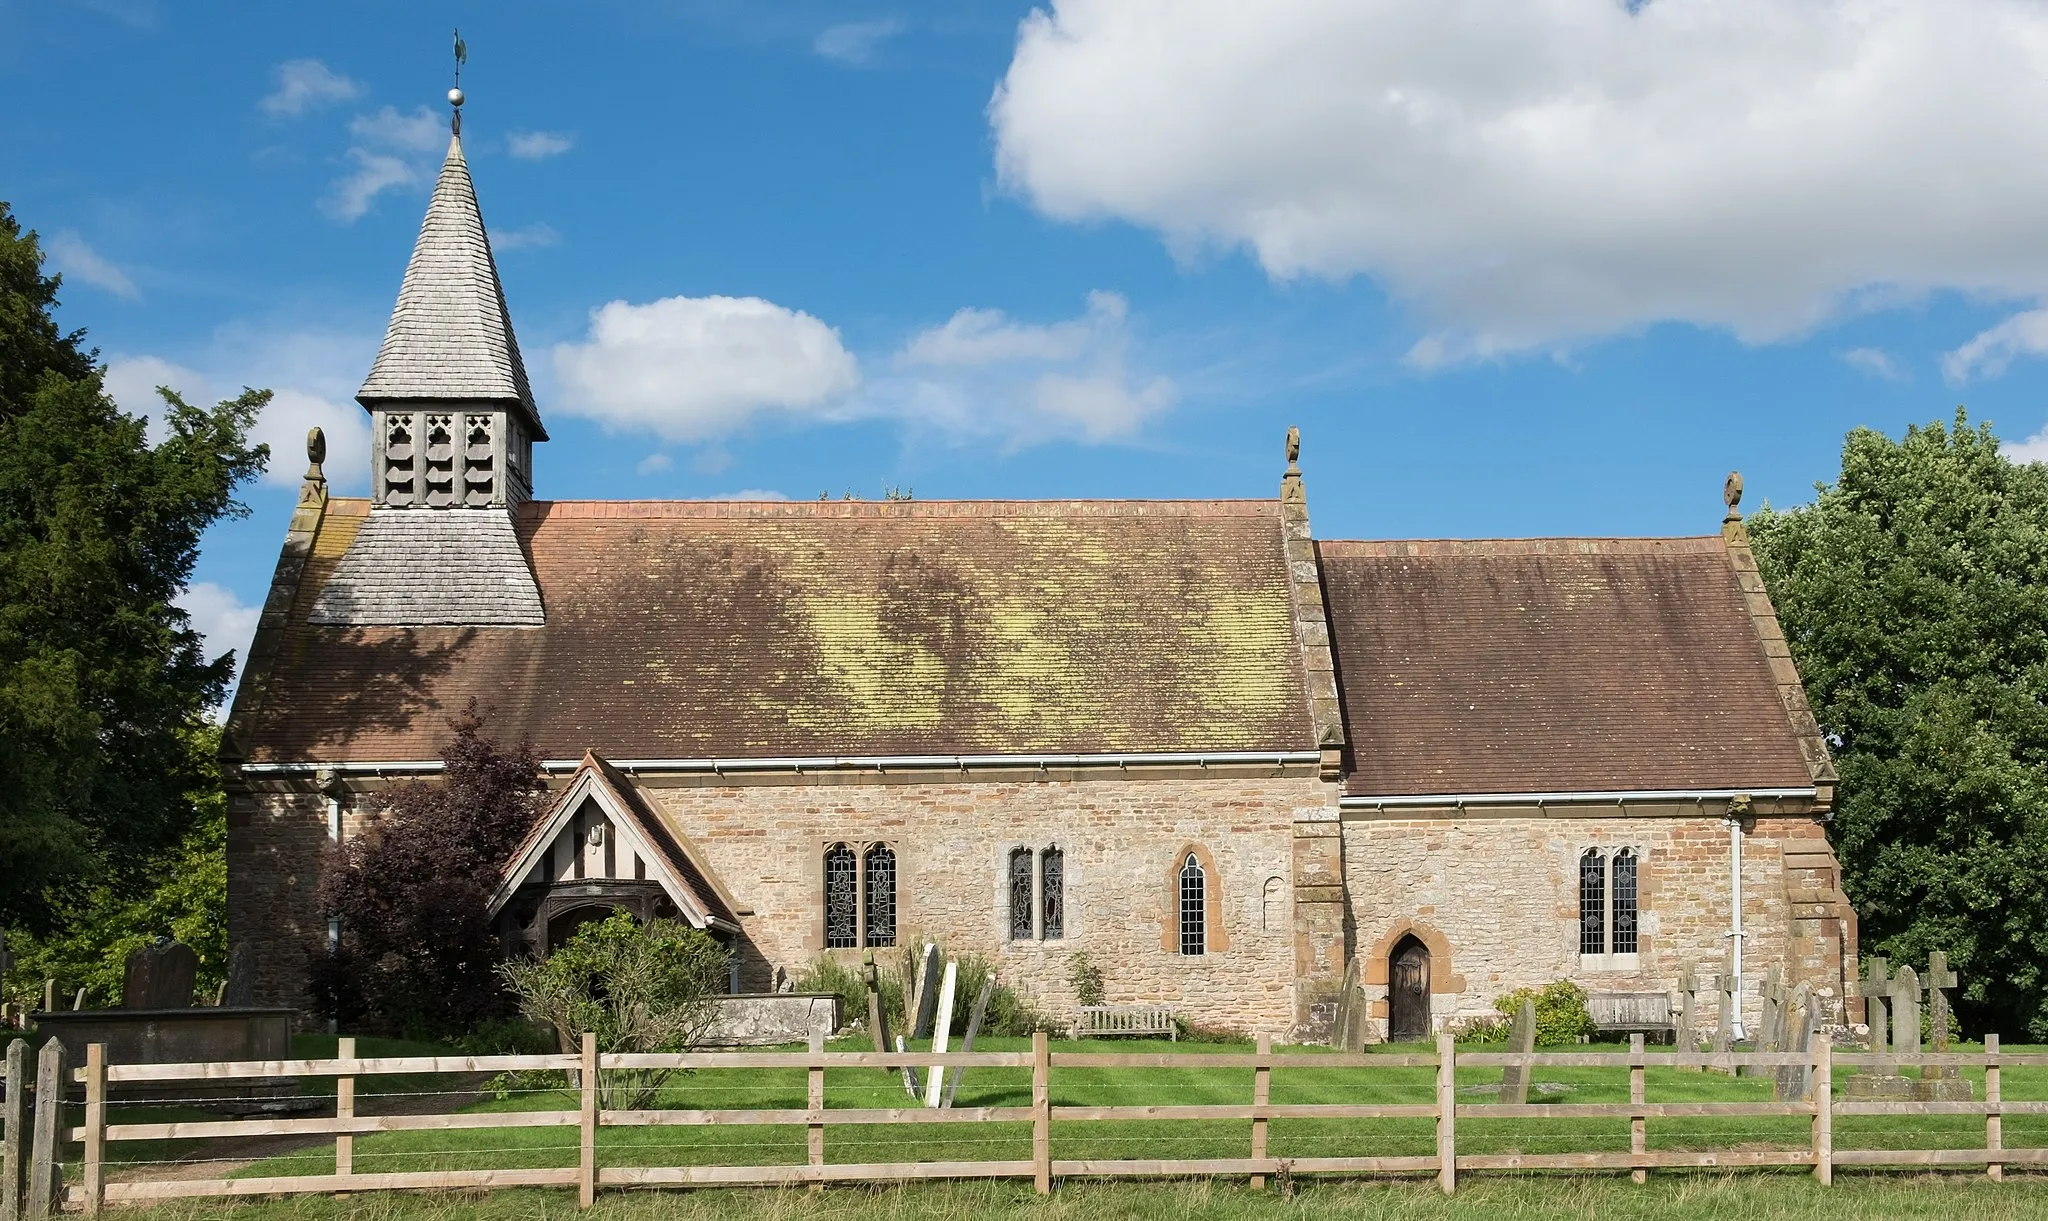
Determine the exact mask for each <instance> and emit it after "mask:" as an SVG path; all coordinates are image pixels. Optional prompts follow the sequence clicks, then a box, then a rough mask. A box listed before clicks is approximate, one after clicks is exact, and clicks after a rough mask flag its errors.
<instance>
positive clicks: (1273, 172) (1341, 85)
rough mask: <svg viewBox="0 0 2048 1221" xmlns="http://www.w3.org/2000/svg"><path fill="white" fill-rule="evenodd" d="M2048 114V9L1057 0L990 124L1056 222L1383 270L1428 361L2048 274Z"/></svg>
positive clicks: (1837, 3) (1268, 262) (1797, 313)
mask: <svg viewBox="0 0 2048 1221" xmlns="http://www.w3.org/2000/svg"><path fill="white" fill-rule="evenodd" d="M2044 110H2048V6H2044V5H2042V4H2039V3H2035V2H2034V0H1870V2H1867V3H1848V2H1845V0H1829V2H1824V3H1823V2H1814V0H1806V2H1799V3H1786V2H1785V0H1651V2H1650V3H1646V4H1628V3H1623V2H1621V0H1439V2H1438V3H1431V4H1390V3H1380V4H1361V3H1358V2H1357V0H1273V2H1271V3H1267V4H1255V5H1250V4H1243V3H1240V2H1239V0H1051V5H1050V8H1049V9H1044V10H1038V11H1034V12H1033V13H1032V14H1031V15H1030V16H1029V17H1027V18H1026V19H1025V20H1024V22H1023V23H1022V25H1021V27H1020V30H1019V34H1018V39H1017V44H1016V47H1015V51H1014V55H1013V58H1012V61H1011V63H1010V66H1009V69H1008V72H1007V74H1006V75H1005V78H1004V80H1003V82H1002V83H1001V85H1000V87H999V88H998V89H997V91H996V93H995V96H994V98H993V99H992V101H991V104H990V120H991V124H992V127H993V131H994V135H995V138H996V143H997V153H996V156H997V164H998V169H999V172H1000V174H1001V177H1002V180H1003V181H1004V182H1005V183H1006V184H1007V185H1008V186H1009V187H1011V188H1012V189H1014V190H1015V191H1017V192H1019V193H1020V194H1021V195H1023V196H1024V197H1025V198H1026V199H1027V200H1029V201H1030V203H1031V204H1032V205H1033V206H1035V207H1036V208H1037V209H1039V210H1040V211H1042V212H1043V213H1045V214H1047V215H1049V216H1053V217H1057V218H1062V219H1068V220H1085V219H1090V218H1104V217H1108V218H1121V219H1124V220H1127V221H1130V222H1132V223H1135V224H1138V225H1142V226H1146V227H1149V228H1152V229H1154V230H1157V231H1158V232H1159V233H1161V234H1162V235H1163V236H1164V237H1165V238H1166V240H1167V241H1168V242H1169V243H1170V244H1171V245H1172V246H1173V248H1174V249H1175V250H1176V251H1177V252H1180V253H1183V254H1187V253H1192V252H1197V251H1200V250H1203V249H1216V248H1231V247H1244V248H1248V249H1249V250H1250V251H1251V252H1252V253H1253V254H1254V255H1255V257H1256V258H1257V259H1258V260H1259V261H1260V263H1261V264H1262V265H1263V267H1264V268H1265V269H1266V271H1267V272H1268V273H1269V274H1270V275H1272V276H1274V277H1276V278H1281V279H1286V278H1291V277H1302V276H1320V277H1329V278H1334V279H1342V278H1345V277H1349V276H1353V275H1366V276H1370V277H1373V278H1374V279H1376V280H1378V281H1379V282H1380V283H1381V284H1382V285H1384V287H1385V288H1386V289H1387V291H1388V292H1389V293H1390V294H1391V295H1392V296H1394V297H1395V298H1396V299H1398V300H1400V301H1402V302H1404V303H1406V304H1407V305H1408V306H1409V307H1410V308H1411V309H1412V310H1413V311H1414V312H1415V314H1416V316H1417V317H1418V318H1419V319H1420V320H1421V321H1422V322H1423V323H1424V324H1425V326H1426V327H1427V328H1428V329H1429V330H1430V331H1431V332H1432V335H1431V338H1432V346H1430V347H1427V348H1421V349H1419V350H1418V351H1417V352H1415V353H1414V354H1413V355H1412V359H1414V360H1416V362H1417V363H1423V364H1427V363H1430V362H1431V361H1432V360H1434V361H1436V362H1442V361H1445V360H1457V359H1470V358H1473V357H1484V356H1488V355H1493V354H1500V353H1508V352H1515V351H1522V350H1528V349H1532V348H1535V349H1542V348H1556V347H1560V346H1568V345H1570V344H1572V343H1574V342H1578V341H1583V340H1585V339H1587V338H1589V337H1596V336H1601V335H1607V334H1612V333H1617V332H1627V331H1631V330H1634V329H1637V328H1641V327H1644V326H1647V325H1650V324H1652V323H1655V322H1659V321H1681V322H1690V323H1694V324H1698V325H1702V326H1708V327H1718V328H1726V329H1728V330H1730V331H1732V332H1734V333H1735V334H1736V335H1738V336H1739V337H1741V338H1742V339H1744V340H1746V341H1750V342H1761V341H1769V340H1774V339H1779V338H1783V337H1788V336H1792V335H1796V334H1799V333H1801V332H1802V331H1804V330H1806V329H1808V328H1810V327H1812V326H1815V325H1817V324H1820V323H1822V322H1825V321H1827V320H1829V319H1831V318H1834V317H1837V316H1839V315H1841V314H1842V313H1844V312H1848V311H1853V310H1858V309H1869V308H1879V307H1882V306H1883V305H1884V304H1886V303H1888V302H1895V301H1897V300H1899V299H1902V298H1910V297H1912V296H1913V295H1916V294H1921V293H1925V292H1928V291H1931V290H1936V289H1944V288H1951V289H1959V290H1964V291H1968V292H1973V293H1983V294H1990V295H2003V296H2009V297H2010V296H2025V297H2032V296H2035V295H2038V294H2041V293H2043V292H2048V243H2044V242H2042V241H2041V240H2040V217H2041V216H2042V215H2043V214H2044V212H2048V126H2044V125H2043V124H2041V123H2040V121H2039V116H2040V114H2042V113H2043V111H2044ZM1871 289H1876V290H1877V291H1876V292H1875V293H1874V294H1873V293H1872V292H1870V291H1868V290H1871ZM1980 338H1982V337H1980ZM1994 346H1995V345H1994ZM1990 350H1991V349H1990V348H1987V349H1986V351H1987V352H1988V351H1990Z"/></svg>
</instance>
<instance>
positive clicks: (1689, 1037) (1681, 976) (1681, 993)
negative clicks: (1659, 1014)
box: [1671, 963, 1700, 1051]
mask: <svg viewBox="0 0 2048 1221" xmlns="http://www.w3.org/2000/svg"><path fill="white" fill-rule="evenodd" d="M1699 987H1700V981H1699V980H1698V979H1697V978H1696V977H1695V976H1694V974H1693V969H1692V964H1691V963H1687V964H1685V966H1684V967H1682V968H1681V969H1680V970H1679V972H1678V1003H1677V1004H1676V1005H1675V1006H1673V1007H1672V1023H1673V1024H1672V1030H1671V1042H1672V1045H1673V1046H1674V1047H1676V1048H1677V1049H1678V1050H1679V1051H1698V1050H1699V1049H1700V1037H1699V1031H1698V1030H1696V1029H1695V1028H1694V1021H1693V1008H1692V994H1693V993H1695V992H1697V991H1699Z"/></svg>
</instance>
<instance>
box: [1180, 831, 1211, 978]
mask: <svg viewBox="0 0 2048 1221" xmlns="http://www.w3.org/2000/svg"><path fill="white" fill-rule="evenodd" d="M1206 881H1207V879H1206V878H1204V877H1203V875H1202V862H1200V861H1198V860H1196V859H1195V854H1194V853H1192V852H1190V853H1188V859H1187V860H1186V861H1185V862H1183V863H1182V864H1181V867H1180V952H1181V953H1183V954H1190V955H1192V954H1201V953H1204V952H1205V951H1207V949H1208V948H1209V937H1208V933H1209V925H1208V912H1207V910H1206V908H1207V900H1208V896H1207V894H1206V893H1205V882H1206Z"/></svg>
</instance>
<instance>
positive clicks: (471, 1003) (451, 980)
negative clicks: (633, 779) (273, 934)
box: [311, 700, 546, 1038]
mask: <svg viewBox="0 0 2048 1221" xmlns="http://www.w3.org/2000/svg"><path fill="white" fill-rule="evenodd" d="M483 725H484V719H483V717H482V716H481V715H479V714H478V712H477V709H476V701H474V700H471V701H470V704H469V707H468V709H467V710H466V711H465V712H464V713H463V714H462V715H461V716H460V717H458V718H456V720H455V721H454V722H453V723H452V728H453V729H454V731H455V737H454V740H453V741H451V742H450V743H449V745H448V748H447V749H446V750H444V751H442V752H441V758H442V761H443V762H444V763H445V764H446V771H445V773H444V775H443V777H442V780H441V783H439V784H431V785H430V784H426V783H423V782H419V781H414V782H412V783H410V784H404V785H400V786H398V787H397V788H395V789H392V790H391V791H390V795H389V801H388V804H387V805H386V807H385V809H384V811H383V812H382V813H380V814H379V815H377V816H376V817H375V818H374V819H373V820H372V822H371V825H370V827H369V828H368V830H367V832H366V833H365V834H364V835H361V836H358V837H357V838H355V839H352V840H350V841H348V842H347V843H346V844H344V845H342V846H341V847H340V848H339V849H337V850H335V851H333V852H332V853H331V854H330V856H329V857H328V860H327V862H326V867H325V869H324V870H323V873H322V876H321V879H320V890H319V902H320V910H321V912H322V914H323V915H326V916H329V917H332V918H338V919H339V920H340V922H341V938H340V940H339V942H338V943H337V944H336V945H335V946H333V947H332V948H331V949H330V948H328V947H326V946H324V945H323V946H321V947H318V948H316V949H314V950H313V952H312V970H311V975H312V978H311V990H312V994H313V1004H314V1007H315V1008H316V1009H318V1010H319V1011H320V1012H321V1013H323V1014H324V1015H326V1016H328V1017H331V1018H334V1019H336V1020H337V1021H339V1022H340V1023H341V1025H342V1026H343V1027H344V1028H348V1029H362V1030H365V1031H370V1032H375V1033H382V1034H403V1035H410V1036H414V1037H426V1038H446V1037H451V1036H456V1035H460V1034H462V1033H463V1032H465V1031H468V1030H472V1029H474V1028H476V1027H477V1025H478V1024H479V1023H481V1022H484V1021H486V1020H488V1019H490V1018H496V1017H503V1016H505V1015H506V1014H507V1013H508V1012H509V1011H510V1009H511V1007H512V1006H511V999H510V997H508V996H507V995H506V992H505V989H504V986H503V983H502V981H501V980H500V979H499V976H498V972H497V966H498V958H499V943H498V936H497V933H496V932H495V931H494V930H493V929H492V927H491V921H490V917H489V915H488V910H489V905H490V896H491V890H492V888H493V887H494V886H496V885H497V882H498V875H499V871H500V870H501V869H502V868H503V867H504V864H505V859H506V858H507V857H508V856H510V855H511V853H512V849H513V848H514V847H515V846H516V845H517V844H518V843H519V840H520V839H521V837H523V836H524V835H525V834H526V833H527V831H528V830H530V829H531V828H532V826H533V823H534V821H535V820H536V819H537V818H539V817H540V813H541V809H542V805H543V802H544V801H545V799H546V792H545V788H544V786H543V785H542V783H541V778H540V759H539V757H538V756H536V755H535V754H534V751H533V747H532V745H531V744H529V743H521V744H520V746H519V748H518V749H517V750H515V751H512V752H510V753H506V752H504V751H500V750H499V749H498V745H497V743H495V742H493V741H491V740H490V739H488V738H485V737H484V736H483V732H482V731H483Z"/></svg>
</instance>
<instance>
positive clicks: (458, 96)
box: [448, 89, 464, 106]
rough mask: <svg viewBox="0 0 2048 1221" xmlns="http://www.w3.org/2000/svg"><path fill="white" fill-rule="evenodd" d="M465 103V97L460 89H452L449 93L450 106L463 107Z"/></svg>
mask: <svg viewBox="0 0 2048 1221" xmlns="http://www.w3.org/2000/svg"><path fill="white" fill-rule="evenodd" d="M463 101H464V98H463V95H462V90H460V89H450V90H449V91H448V104H449V105H450V106H460V105H462V103H463Z"/></svg>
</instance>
